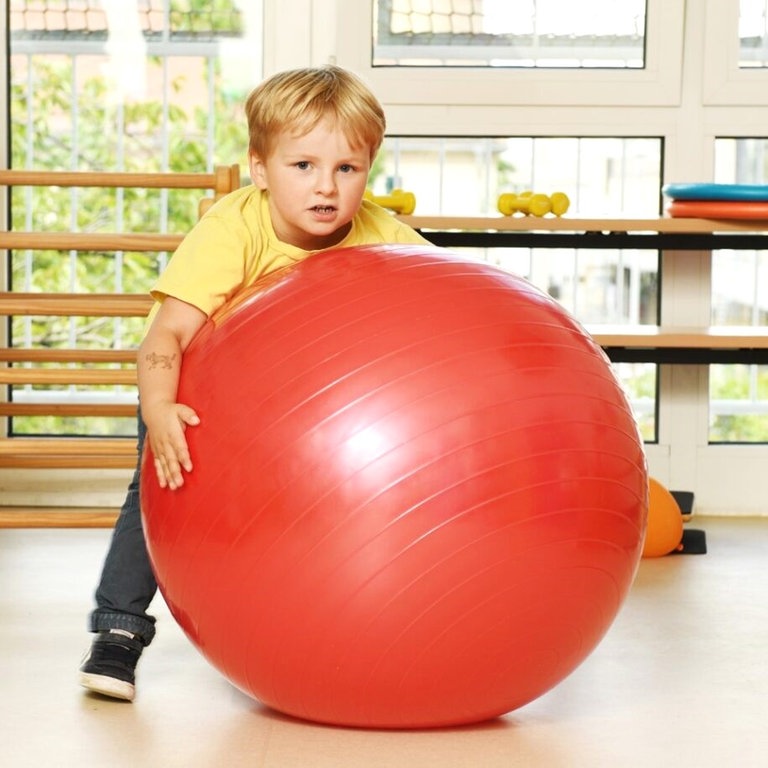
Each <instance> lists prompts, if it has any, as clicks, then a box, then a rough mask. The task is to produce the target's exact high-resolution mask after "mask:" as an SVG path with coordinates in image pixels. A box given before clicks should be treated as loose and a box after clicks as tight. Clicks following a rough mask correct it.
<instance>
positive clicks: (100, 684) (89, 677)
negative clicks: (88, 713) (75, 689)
mask: <svg viewBox="0 0 768 768" xmlns="http://www.w3.org/2000/svg"><path fill="white" fill-rule="evenodd" d="M80 685H82V686H83V688H87V689H88V690H89V691H93V692H94V693H100V694H102V695H103V696H110V697H111V698H113V699H121V700H122V701H133V699H134V697H135V696H136V688H135V687H134V686H133V685H131V683H127V682H125V680H117V679H116V678H114V677H108V676H107V675H94V674H92V673H89V672H81V673H80Z"/></svg>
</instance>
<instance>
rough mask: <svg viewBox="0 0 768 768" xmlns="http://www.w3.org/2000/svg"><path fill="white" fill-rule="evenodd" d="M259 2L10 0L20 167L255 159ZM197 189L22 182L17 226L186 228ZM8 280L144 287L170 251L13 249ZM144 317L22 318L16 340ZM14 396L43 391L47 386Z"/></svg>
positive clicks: (62, 339) (108, 394)
mask: <svg viewBox="0 0 768 768" xmlns="http://www.w3.org/2000/svg"><path fill="white" fill-rule="evenodd" d="M260 19H261V2H259V1H258V0H253V1H251V2H249V3H238V2H234V0H216V2H200V1H199V0H187V1H186V2H182V0H135V1H134V2H126V0H77V1H75V0H36V2H34V3H33V2H22V1H21V0H12V1H11V2H10V6H9V20H10V27H9V30H10V31H9V35H10V62H11V66H10V78H11V82H10V108H9V119H10V139H11V142H10V143H11V153H10V164H11V166H12V167H17V168H33V169H36V170H40V169H51V170H98V171H123V170H126V171H180V172H181V171H185V172H208V171H210V170H212V168H213V166H214V165H215V164H218V163H222V164H232V163H238V162H239V163H240V164H241V167H243V164H244V163H245V156H246V154H245V153H246V149H247V127H246V123H245V117H244V115H243V101H244V98H245V95H246V94H247V92H248V91H249V90H250V88H252V87H253V85H254V84H255V83H256V82H258V80H260V79H261V57H260V55H259V51H260V50H261V38H262V33H261V26H260V25H261V22H260ZM199 194H200V193H199V192H195V191H188V192H187V191H176V192H168V191H166V190H154V191H153V190H132V191H126V192H125V193H124V194H120V195H118V196H116V195H115V194H114V193H111V192H109V191H104V190H79V189H55V188H47V189H36V190H32V189H31V188H18V189H15V190H13V191H12V195H11V225H12V227H13V228H15V229H21V230H29V229H51V230H68V229H75V230H79V231H91V232H95V231H99V230H102V231H110V232H141V231H154V232H185V231H187V230H188V229H189V228H190V227H191V226H192V224H193V223H194V221H195V220H196V218H197V203H198V198H199ZM9 258H10V278H9V279H10V287H11V289H12V290H19V291H29V290H67V291H72V292H78V291H83V292H86V291H89V292H101V291H103V292H136V293H143V292H146V291H147V289H148V288H149V286H150V284H151V283H152V282H153V280H154V277H155V276H156V274H157V273H158V270H160V269H161V268H162V266H163V265H164V263H165V260H166V259H167V254H164V253H157V254H145V253H142V254H139V253H118V254H112V253H109V254H99V253H74V252H72V253H62V252H58V251H35V252H23V251H15V252H13V253H11V254H10V257H9ZM142 329H143V321H140V320H136V321H127V320H122V319H120V320H112V319H109V318H104V319H99V320H98V322H96V321H94V320H93V319H88V318H50V319H49V318H45V319H41V318H35V317H15V318H14V319H13V323H12V325H11V327H10V330H9V334H10V338H11V341H12V342H15V343H20V344H24V345H29V346H36V345H45V346H62V347H77V346H81V347H87V346H99V347H101V348H115V349H119V348H125V347H133V346H135V345H136V344H137V343H138V340H139V338H140V336H141V333H142ZM68 394H69V395H70V397H71V398H72V399H73V400H77V399H78V398H82V399H87V400H88V401H90V402H94V401H95V402H99V401H104V402H121V401H126V400H131V401H135V399H136V392H135V388H131V387H125V388H108V389H105V388H98V387H83V388H72V389H71V390H69V391H68ZM10 396H11V397H12V398H13V399H15V400H19V401H20V400H24V401H27V402H40V401H45V398H46V397H48V396H50V392H48V391H46V389H45V388H41V387H33V386H24V387H13V388H12V391H11V393H10ZM10 431H11V432H12V433H13V434H63V433H66V434H85V433H88V434H95V433H102V434H110V435H114V434H131V433H133V432H134V431H135V423H134V420H133V419H109V418H105V419H102V420H101V421H100V422H99V423H98V424H94V423H93V422H92V421H89V422H88V424H87V425H86V424H84V423H83V422H82V420H80V419H71V420H64V419H61V418H58V417H34V416H25V417H18V416H17V417H14V418H13V419H12V423H11V428H10Z"/></svg>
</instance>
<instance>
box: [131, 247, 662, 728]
mask: <svg viewBox="0 0 768 768" xmlns="http://www.w3.org/2000/svg"><path fill="white" fill-rule="evenodd" d="M179 400H180V401H181V402H184V403H189V404H190V405H192V406H193V407H194V408H195V409H196V410H197V411H198V413H199V415H200V418H201V424H200V425H199V426H197V427H195V428H190V429H188V430H187V437H188V441H189V446H190V450H191V453H192V458H193V462H194V469H193V471H192V472H191V474H190V475H189V476H188V478H187V481H186V484H185V485H184V486H183V487H182V488H181V489H180V490H177V491H169V490H161V489H159V487H158V485H157V482H156V478H155V473H154V470H153V468H152V464H151V461H152V457H151V454H150V452H149V451H147V455H146V457H145V461H146V466H145V468H144V472H143V483H142V495H143V498H142V506H143V510H144V516H145V521H144V522H145V526H146V534H147V539H148V545H149V551H150V556H151V559H152V563H153V566H154V568H155V571H156V574H157V579H158V582H159V585H160V588H161V590H162V593H163V595H164V596H165V599H166V601H167V603H168V605H169V607H170V610H171V611H172V613H173V615H174V616H175V618H176V619H177V621H178V622H179V624H180V625H181V627H182V628H183V629H184V631H185V632H186V634H187V635H188V636H189V638H190V639H191V641H192V642H193V643H194V644H195V645H196V646H197V647H198V648H199V649H200V651H201V652H202V653H203V654H204V656H205V657H207V659H208V660H209V661H210V662H211V663H212V664H213V665H214V666H215V667H216V668H218V669H219V670H220V671H221V672H222V673H223V674H224V675H225V676H226V677H227V678H229V680H231V681H232V683H234V685H236V686H238V687H239V688H241V689H242V690H243V691H245V692H247V693H248V694H250V695H251V696H253V697H255V698H256V699H258V700H260V701H261V702H263V703H265V704H266V705H268V706H270V707H273V708H274V709H276V710H279V711H281V712H283V713H286V714H289V715H293V716H296V717H299V718H305V719H309V720H313V721H319V722H325V723H330V724H336V725H346V726H362V727H379V728H419V727H435V726H446V725H457V724H466V723H471V722H476V721H481V720H485V719H488V718H493V717H496V716H499V715H502V714H504V713H506V712H509V711H511V710H513V709H515V708H518V707H520V706H522V705H523V704H526V703H527V702H530V701H531V700H533V699H535V698H536V697H538V696H540V695H541V694H543V693H544V692H545V691H547V690H548V689H550V688H551V687H552V686H554V685H556V684H557V683H558V682H559V681H561V680H562V679H563V678H564V677H565V676H566V675H568V674H569V673H570V672H571V671H572V670H574V669H575V668H576V667H577V666H578V665H579V664H580V662H582V661H583V660H584V659H585V658H586V657H587V656H588V654H589V653H590V652H591V651H592V650H593V649H594V648H595V647H596V645H597V644H598V642H599V641H600V639H601V638H602V637H603V636H604V634H605V633H606V631H607V630H608V628H609V627H610V625H611V623H612V621H613V620H614V618H615V617H616V614H617V612H618V611H619V608H620V606H621V604H622V601H623V600H624V598H625V596H626V594H627V592H628V590H629V588H630V585H631V582H632V580H633V577H634V574H635V572H636V569H637V566H638V563H639V561H640V553H641V548H642V541H643V535H644V528H645V524H646V514H647V488H648V484H647V473H646V466H645V459H644V453H643V447H642V443H641V440H640V438H639V436H638V431H637V428H636V425H635V421H634V419H633V417H632V413H631V412H630V409H629V407H628V404H627V401H626V399H625V396H624V394H623V392H622V389H621V386H620V385H619V383H618V382H617V380H616V378H615V377H614V374H613V372H612V370H611V367H610V364H609V362H608V361H607V358H606V357H605V356H604V354H603V352H602V350H601V349H600V348H599V347H598V346H597V345H596V344H595V342H594V341H593V340H592V339H591V338H590V337H589V336H588V335H587V334H586V333H585V332H584V331H583V330H582V328H581V327H580V326H579V324H578V323H577V322H576V321H575V320H573V319H572V318H571V317H570V316H569V315H568V314H567V313H566V312H565V311H564V310H563V309H562V308H561V307H560V306H559V305H558V304H557V303H556V302H555V301H553V300H552V299H550V298H549V297H548V296H546V295H545V294H543V293H542V292H540V291H539V290H537V289H536V288H534V287H532V286H531V285H530V284H529V283H528V282H526V281H525V280H523V279H521V278H519V277H516V276H514V275H511V274H509V273H507V272H504V271H501V270H499V269H497V268H495V267H492V266H489V265H487V264H483V263H475V262H474V261H470V260H468V259H467V258H462V257H460V256H458V255H453V254H451V253H449V252H447V251H443V250H441V249H438V248H433V247H429V246H405V247H395V246H369V247H364V248H354V249H339V250H334V251H330V252H325V253H321V254H316V255H313V256H311V257H309V258H308V259H306V260H305V261H302V262H301V263H299V264H297V265H296V266H295V267H292V268H291V269H289V270H287V271H284V272H282V273H280V274H273V275H272V276H271V277H269V278H267V279H265V280H264V281H263V282H261V283H259V284H258V285H256V286H254V288H253V289H251V290H250V291H249V292H247V293H246V294H245V295H244V296H241V297H239V298H238V299H236V300H234V301H233V302H231V303H229V304H228V305H227V306H226V307H225V308H224V309H223V311H222V312H220V313H219V314H218V316H215V317H214V318H213V319H212V320H211V321H209V322H208V323H207V324H206V325H205V326H204V327H203V328H202V329H201V332H200V333H199V335H198V336H196V338H195V339H194V340H193V342H192V343H191V344H190V346H189V348H188V350H187V352H186V354H185V356H184V362H183V366H182V375H181V383H180V389H179Z"/></svg>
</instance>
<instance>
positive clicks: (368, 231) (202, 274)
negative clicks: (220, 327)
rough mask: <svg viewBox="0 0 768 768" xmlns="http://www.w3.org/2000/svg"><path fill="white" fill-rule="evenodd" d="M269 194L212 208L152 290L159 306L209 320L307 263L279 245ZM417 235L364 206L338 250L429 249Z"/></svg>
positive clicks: (255, 193) (239, 196)
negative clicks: (173, 305) (263, 281)
mask: <svg viewBox="0 0 768 768" xmlns="http://www.w3.org/2000/svg"><path fill="white" fill-rule="evenodd" d="M267 197H268V196H267V193H265V192H263V191H262V190H261V189H259V188H258V187H256V186H255V185H249V186H247V187H243V188H241V189H238V190H236V191H234V192H231V193H230V194H228V195H227V196H226V197H224V198H222V199H221V200H219V201H218V202H217V203H216V204H215V205H213V206H212V207H211V208H210V209H209V210H208V212H207V213H206V214H205V215H204V216H203V217H202V218H201V219H200V221H198V222H197V224H196V225H195V226H194V227H193V228H192V229H191V230H190V232H189V234H188V235H187V236H186V237H185V238H184V240H183V241H182V242H181V244H180V245H179V247H178V248H177V249H176V251H175V253H174V254H173V256H172V257H171V259H170V261H169V262H168V265H167V267H166V268H165V270H164V271H163V273H162V274H161V275H160V277H159V279H158V280H157V282H156V283H155V285H154V286H153V287H152V289H151V294H152V296H153V297H154V298H155V300H156V301H155V306H154V307H153V311H152V312H151V313H150V321H151V319H152V317H153V316H154V313H155V311H156V310H157V307H158V306H159V302H162V300H163V298H164V297H165V296H173V297H174V298H176V299H180V300H181V301H185V302H187V303H188V304H192V305H193V306H195V307H197V308H198V309H200V310H202V311H203V312H205V314H206V315H208V316H209V317H210V315H211V314H212V313H213V312H214V311H215V310H216V309H218V308H219V307H220V306H222V305H223V304H225V303H226V302H227V301H228V300H229V299H230V298H231V297H232V296H234V295H235V294H236V293H239V292H240V291H241V290H242V289H244V288H246V287H248V286H250V285H252V284H253V283H254V282H255V281H256V280H258V279H259V278H260V277H262V276H263V275H266V274H268V273H270V272H274V271H275V270H276V269H280V268H282V267H285V266H288V265H289V264H293V263H295V262H297V261H301V260H302V259H305V258H306V257H307V256H309V255H310V254H312V253H315V251H304V250H302V249H301V248H297V247H295V246H293V245H288V244H287V243H284V242H282V241H280V240H278V238H277V236H276V235H275V231H274V229H273V227H272V220H271V218H270V215H269V205H268V199H267ZM427 242H428V241H427V240H425V239H424V238H423V237H422V236H421V235H420V234H419V233H418V232H416V230H414V229H412V228H411V227H409V226H407V225H405V224H403V223H402V222H400V221H398V220H397V219H396V218H395V217H394V216H392V214H390V213H389V212H388V211H386V210H385V209H384V208H381V207H380V206H378V205H375V204H374V203H372V202H370V201H368V200H363V204H362V206H361V208H360V210H359V211H358V213H357V215H356V216H355V218H354V219H353V220H352V228H351V229H350V231H349V233H348V234H347V236H346V237H345V238H344V239H343V240H342V241H341V242H340V243H339V244H338V245H336V246H334V247H336V248H345V247H348V246H355V245H366V244H371V243H406V244H407V243H412V244H423V243H427Z"/></svg>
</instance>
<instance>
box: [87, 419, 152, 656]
mask: <svg viewBox="0 0 768 768" xmlns="http://www.w3.org/2000/svg"><path fill="white" fill-rule="evenodd" d="M138 421H139V429H138V440H139V459H138V463H137V465H136V471H135V472H134V474H133V479H132V480H131V483H130V485H129V486H128V493H127V495H126V497H125V501H124V502H123V506H122V508H121V510H120V515H119V517H118V518H117V522H116V523H115V529H114V532H113V533H112V540H111V542H110V545H109V550H108V551H107V556H106V559H105V561H104V567H103V569H102V572H101V580H100V582H99V586H98V587H97V589H96V609H95V610H94V611H93V612H92V613H91V615H90V622H89V624H90V626H89V629H90V631H91V632H102V631H104V630H108V629H125V630H127V631H129V632H133V633H134V634H136V635H138V636H139V638H140V639H141V641H142V642H143V643H144V645H149V644H150V643H151V642H152V638H153V637H154V636H155V618H154V617H153V616H150V615H149V614H148V613H147V609H148V608H149V604H150V603H151V602H152V599H153V598H154V596H155V593H156V592H157V582H156V581H155V576H154V573H153V572H152V567H151V565H150V562H149V555H148V554H147V545H146V542H145V540H144V529H143V527H142V524H141V507H140V504H139V481H140V472H141V455H142V453H143V449H144V439H145V438H146V434H147V430H146V428H145V426H144V422H143V421H142V418H141V412H139V414H138Z"/></svg>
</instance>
